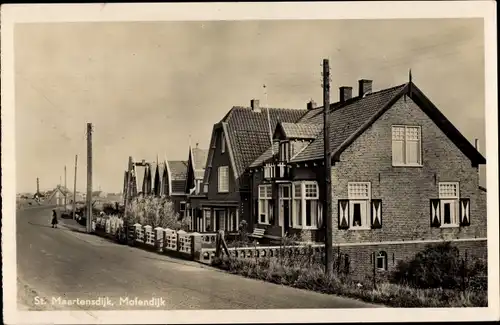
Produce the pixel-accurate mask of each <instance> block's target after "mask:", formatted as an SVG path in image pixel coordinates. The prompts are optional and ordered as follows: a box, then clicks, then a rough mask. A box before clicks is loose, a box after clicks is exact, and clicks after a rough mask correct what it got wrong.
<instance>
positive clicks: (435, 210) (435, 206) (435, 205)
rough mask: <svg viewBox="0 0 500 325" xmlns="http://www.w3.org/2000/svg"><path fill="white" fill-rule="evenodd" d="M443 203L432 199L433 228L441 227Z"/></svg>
mask: <svg viewBox="0 0 500 325" xmlns="http://www.w3.org/2000/svg"><path fill="white" fill-rule="evenodd" d="M440 203H441V201H440V200H439V199H431V227H437V228H439V227H440V226H441V206H440V205H441V204H440Z"/></svg>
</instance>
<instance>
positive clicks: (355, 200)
mask: <svg viewBox="0 0 500 325" xmlns="http://www.w3.org/2000/svg"><path fill="white" fill-rule="evenodd" d="M356 185H358V186H360V185H364V186H367V187H368V191H367V192H368V193H367V195H366V196H359V195H353V194H352V192H351V188H350V187H351V186H356ZM347 198H348V200H349V211H348V212H349V230H371V226H372V225H371V218H370V212H371V198H372V186H371V182H348V183H347ZM355 204H361V208H362V210H361V212H362V213H363V211H364V215H361V226H355V225H354V205H355ZM363 206H364V208H363Z"/></svg>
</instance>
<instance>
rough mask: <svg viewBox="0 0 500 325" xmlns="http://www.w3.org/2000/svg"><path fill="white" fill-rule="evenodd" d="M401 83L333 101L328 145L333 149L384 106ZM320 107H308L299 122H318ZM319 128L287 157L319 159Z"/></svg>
mask: <svg viewBox="0 0 500 325" xmlns="http://www.w3.org/2000/svg"><path fill="white" fill-rule="evenodd" d="M404 87H405V84H403V85H399V86H396V87H392V88H388V89H384V90H381V91H377V92H373V93H370V94H367V95H366V96H365V97H362V98H360V97H355V98H353V99H351V100H348V101H346V102H345V103H344V105H340V106H338V105H339V104H338V103H336V104H334V105H337V107H335V106H334V108H333V110H332V111H331V113H330V116H329V122H330V149H331V150H332V153H333V151H335V150H336V149H337V148H338V147H339V146H340V145H341V144H342V143H343V142H344V141H346V139H347V138H349V137H350V136H351V135H352V134H354V132H355V131H356V130H358V129H359V128H360V127H361V126H362V125H363V124H364V123H366V122H367V121H368V120H369V119H370V118H371V117H373V116H374V115H375V114H376V113H377V112H379V111H380V110H381V109H382V108H384V107H385V106H386V105H387V104H388V103H389V102H390V101H391V99H393V98H394V97H395V96H396V95H397V94H398V93H399V92H401V91H402V90H403V89H404ZM322 121H323V107H321V108H319V109H315V110H313V111H310V112H309V114H306V116H304V118H302V119H301V120H300V121H299V123H322ZM323 147H324V144H323V130H321V131H320V132H319V133H318V134H317V137H316V139H315V140H314V141H313V142H312V143H311V144H310V145H309V146H307V147H306V148H305V149H304V150H303V151H302V152H300V153H299V154H298V155H297V156H295V157H294V158H293V159H292V160H291V161H292V162H300V161H307V160H315V159H321V158H322V157H323Z"/></svg>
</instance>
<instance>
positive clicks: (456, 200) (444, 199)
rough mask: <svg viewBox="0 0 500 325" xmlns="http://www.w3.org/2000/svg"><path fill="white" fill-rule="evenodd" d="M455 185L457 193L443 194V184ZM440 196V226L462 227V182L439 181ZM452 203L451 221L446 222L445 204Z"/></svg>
mask: <svg viewBox="0 0 500 325" xmlns="http://www.w3.org/2000/svg"><path fill="white" fill-rule="evenodd" d="M445 185H454V186H456V192H457V194H456V195H453V196H450V195H442V193H441V186H445ZM438 197H439V216H440V226H439V228H458V227H460V182H438ZM448 203H449V204H451V213H452V215H451V216H450V217H451V220H450V221H451V222H450V223H445V222H444V209H445V204H448Z"/></svg>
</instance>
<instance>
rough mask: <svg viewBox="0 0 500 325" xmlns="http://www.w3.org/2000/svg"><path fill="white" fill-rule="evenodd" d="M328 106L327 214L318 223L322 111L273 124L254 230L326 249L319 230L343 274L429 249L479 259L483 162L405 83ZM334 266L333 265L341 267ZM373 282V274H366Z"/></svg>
mask: <svg viewBox="0 0 500 325" xmlns="http://www.w3.org/2000/svg"><path fill="white" fill-rule="evenodd" d="M339 97H340V101H339V102H337V103H334V104H332V105H331V107H330V112H329V130H330V134H329V135H328V136H329V140H330V151H331V157H332V160H331V170H330V171H329V172H330V173H331V193H332V196H331V197H330V198H328V199H330V200H331V202H332V205H331V206H332V215H331V216H329V218H327V220H323V208H324V207H323V202H325V201H326V199H327V198H326V197H325V187H324V186H325V181H324V180H325V174H324V173H325V169H324V164H323V161H324V160H323V159H324V154H323V150H324V142H323V139H324V133H323V108H322V107H320V108H316V109H312V110H309V111H308V112H307V113H306V114H305V115H304V116H303V117H302V118H300V119H299V120H298V121H295V122H294V123H278V124H277V125H276V127H275V129H274V130H275V131H274V136H273V141H274V142H273V146H272V147H271V146H269V148H268V149H267V150H266V151H265V152H264V153H263V154H262V155H261V156H260V157H258V158H257V159H256V160H255V161H254V162H253V163H252V164H251V166H250V167H251V170H252V183H253V184H254V186H253V190H252V201H253V202H254V216H255V217H254V219H253V221H254V226H255V227H258V228H263V229H265V232H264V237H268V238H273V237H276V236H283V235H285V234H286V233H289V234H292V233H297V234H301V236H303V237H304V238H305V240H308V241H313V242H323V241H324V236H325V222H332V224H333V244H334V246H335V247H336V249H335V251H336V255H338V256H337V257H338V263H340V264H341V265H342V268H346V269H347V270H348V272H349V270H351V271H353V270H356V272H357V274H362V275H366V272H371V271H372V270H373V269H377V270H378V271H381V272H384V271H387V270H390V269H392V268H393V267H395V266H396V264H397V262H398V261H399V260H402V259H405V258H408V257H410V256H412V255H414V254H415V253H416V252H418V251H420V250H422V249H423V248H424V246H425V245H427V244H429V243H434V242H439V241H442V240H449V241H452V242H454V243H455V244H456V245H457V246H458V247H459V249H460V251H461V253H463V252H468V253H469V254H470V255H478V256H481V257H485V256H486V230H487V227H486V192H485V189H484V188H480V186H479V173H478V167H479V165H482V164H485V163H486V160H485V158H484V157H483V156H482V155H481V154H480V153H479V152H478V150H477V148H475V147H474V146H473V145H472V144H471V143H470V142H469V141H468V140H467V139H466V138H465V137H464V136H463V135H462V134H461V133H460V132H459V131H458V130H457V129H456V128H455V127H454V126H453V124H452V123H451V122H450V121H449V120H448V119H447V118H446V117H445V116H444V115H443V114H442V113H441V112H440V111H439V110H438V108H437V107H436V106H435V105H434V104H433V103H432V102H431V101H430V100H429V99H428V98H427V97H426V96H425V94H424V93H423V92H422V91H421V90H420V89H419V88H418V87H417V86H416V85H415V84H414V83H413V82H412V81H411V79H410V81H409V82H408V83H405V84H402V85H399V86H396V87H392V88H388V89H383V90H380V91H376V92H372V81H370V80H360V81H359V93H358V94H357V96H352V88H351V87H341V88H340V96H339ZM340 264H339V265H340ZM370 274H371V273H370Z"/></svg>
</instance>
